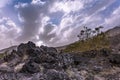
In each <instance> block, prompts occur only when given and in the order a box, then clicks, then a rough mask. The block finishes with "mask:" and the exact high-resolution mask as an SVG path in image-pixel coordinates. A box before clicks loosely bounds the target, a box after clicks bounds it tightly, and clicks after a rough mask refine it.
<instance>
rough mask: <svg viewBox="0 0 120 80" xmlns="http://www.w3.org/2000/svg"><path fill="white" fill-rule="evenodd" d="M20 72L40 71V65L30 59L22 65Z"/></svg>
mask: <svg viewBox="0 0 120 80" xmlns="http://www.w3.org/2000/svg"><path fill="white" fill-rule="evenodd" d="M20 72H22V73H31V74H33V73H37V72H40V67H39V64H37V63H35V62H33V61H32V60H30V61H28V62H27V63H26V64H25V65H23V67H22V69H21V70H20Z"/></svg>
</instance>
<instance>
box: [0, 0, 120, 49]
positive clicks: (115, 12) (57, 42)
mask: <svg viewBox="0 0 120 80" xmlns="http://www.w3.org/2000/svg"><path fill="white" fill-rule="evenodd" d="M119 20H120V0H0V42H1V45H0V50H1V49H4V48H7V47H9V46H11V45H18V44H20V43H24V42H28V41H33V42H34V43H36V45H37V46H40V45H46V46H53V47H55V46H56V47H57V46H64V45H66V44H70V43H72V42H75V41H76V40H78V38H77V35H78V34H79V32H80V30H81V29H82V28H83V26H87V27H89V28H92V29H94V28H95V27H98V26H103V27H104V28H103V29H104V31H106V30H109V29H111V28H113V27H115V26H119V25H120V23H119Z"/></svg>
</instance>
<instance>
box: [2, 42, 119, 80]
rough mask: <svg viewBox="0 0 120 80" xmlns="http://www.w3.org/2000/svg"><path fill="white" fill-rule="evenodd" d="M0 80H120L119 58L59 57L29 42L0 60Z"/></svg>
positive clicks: (104, 52)
mask: <svg viewBox="0 0 120 80" xmlns="http://www.w3.org/2000/svg"><path fill="white" fill-rule="evenodd" d="M0 80H120V54H118V53H114V52H113V51H111V50H108V49H101V50H99V51H97V50H91V51H86V52H82V53H74V52H73V53H62V52H58V51H57V50H56V49H55V48H53V47H47V46H40V47H37V46H36V45H35V44H34V43H33V42H30V41H29V42H28V43H25V44H24V43H22V44H20V45H19V46H18V47H17V50H13V51H12V52H11V53H10V54H6V55H5V56H4V57H3V58H1V59H0Z"/></svg>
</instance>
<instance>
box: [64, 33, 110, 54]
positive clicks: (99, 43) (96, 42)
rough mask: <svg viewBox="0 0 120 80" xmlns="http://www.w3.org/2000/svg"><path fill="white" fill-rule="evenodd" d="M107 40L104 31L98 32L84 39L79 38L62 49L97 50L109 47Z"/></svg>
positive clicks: (69, 50) (77, 50) (67, 50)
mask: <svg viewBox="0 0 120 80" xmlns="http://www.w3.org/2000/svg"><path fill="white" fill-rule="evenodd" d="M109 46H110V44H109V40H108V38H107V37H106V35H105V34H104V33H100V34H98V35H96V36H94V37H91V38H88V39H86V40H79V41H77V42H75V43H73V44H70V45H68V46H67V47H66V49H64V52H84V51H89V50H99V49H102V48H109Z"/></svg>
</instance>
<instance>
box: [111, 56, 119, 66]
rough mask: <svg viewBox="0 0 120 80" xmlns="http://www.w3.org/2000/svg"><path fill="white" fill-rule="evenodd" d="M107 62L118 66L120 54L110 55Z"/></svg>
mask: <svg viewBox="0 0 120 80" xmlns="http://www.w3.org/2000/svg"><path fill="white" fill-rule="evenodd" d="M109 61H110V63H112V64H115V65H120V54H112V55H111V56H110V57H109Z"/></svg>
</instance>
